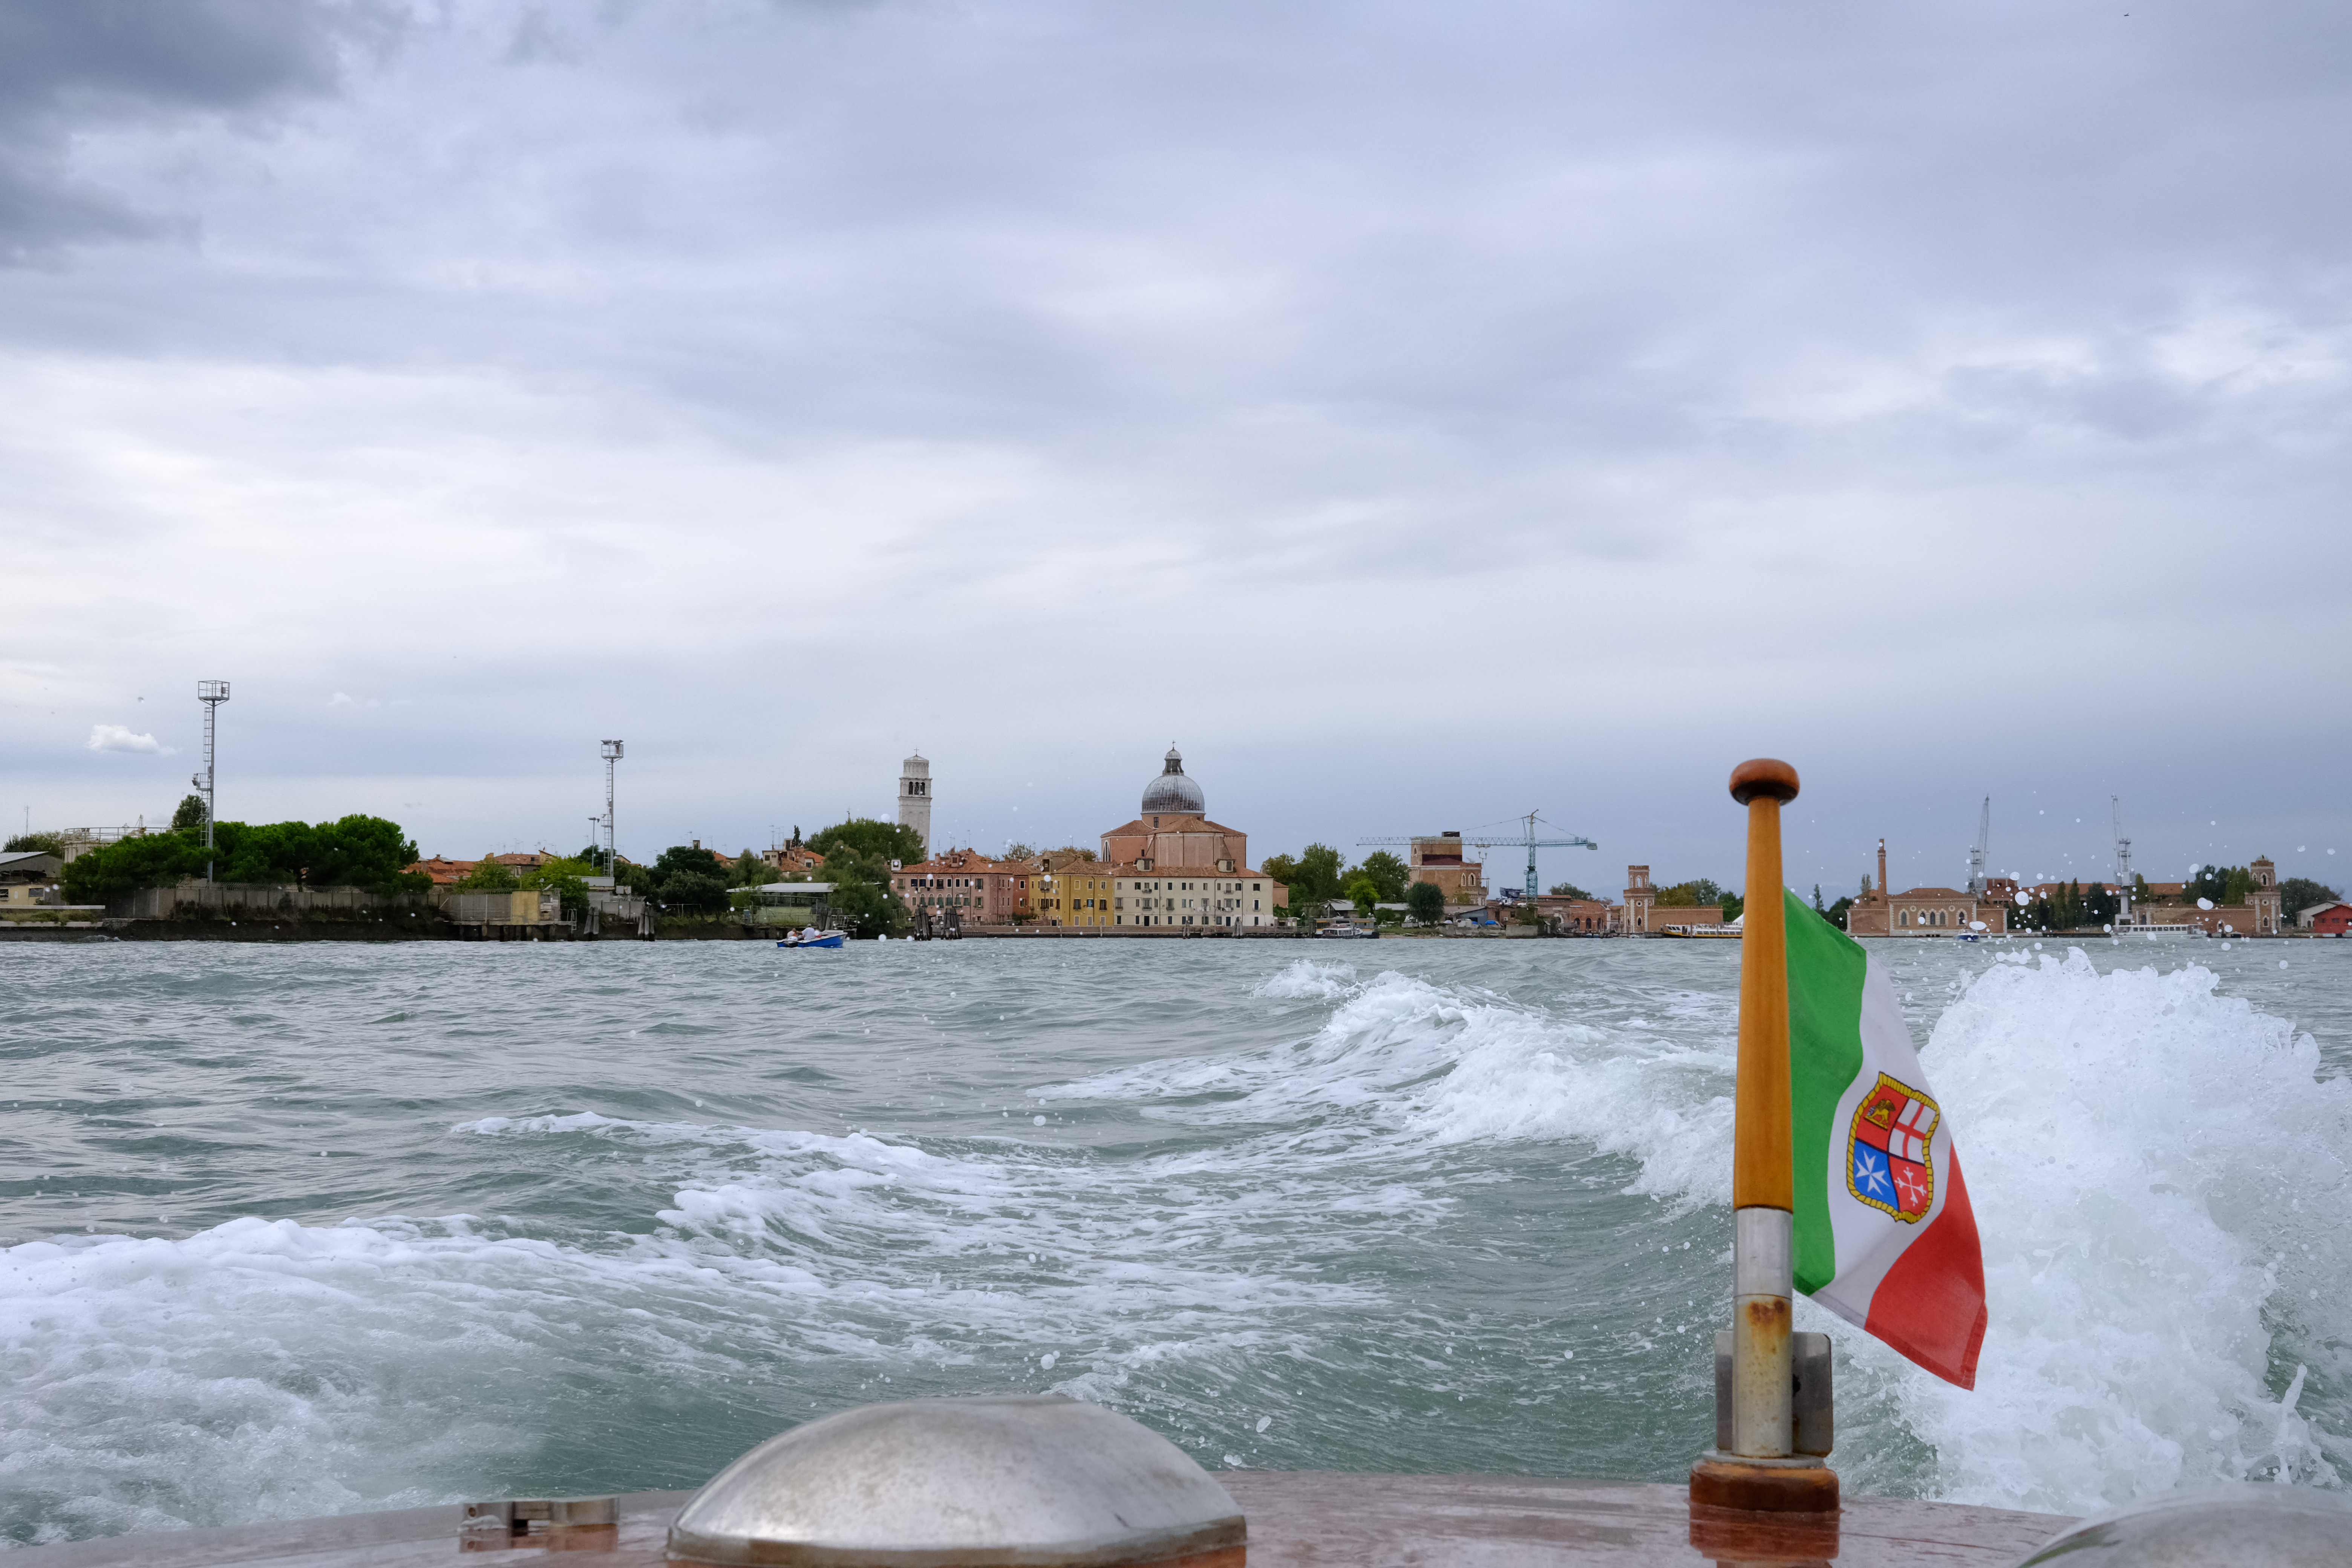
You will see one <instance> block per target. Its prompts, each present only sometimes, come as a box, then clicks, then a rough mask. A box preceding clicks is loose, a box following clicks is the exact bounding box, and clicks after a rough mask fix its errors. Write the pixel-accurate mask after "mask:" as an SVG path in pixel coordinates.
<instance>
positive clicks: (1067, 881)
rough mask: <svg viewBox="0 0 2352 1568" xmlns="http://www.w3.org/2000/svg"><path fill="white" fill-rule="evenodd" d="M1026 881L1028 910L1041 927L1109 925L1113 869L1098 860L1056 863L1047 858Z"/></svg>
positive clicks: (1114, 894)
mask: <svg viewBox="0 0 2352 1568" xmlns="http://www.w3.org/2000/svg"><path fill="white" fill-rule="evenodd" d="M1039 866H1040V869H1039V870H1038V872H1037V874H1036V875H1035V876H1034V877H1032V878H1030V879H1029V882H1030V889H1029V894H1030V907H1031V908H1032V909H1033V910H1035V911H1036V914H1037V920H1038V921H1039V923H1040V924H1043V925H1049V926H1107V925H1109V924H1112V923H1113V922H1112V920H1111V904H1112V900H1114V899H1116V898H1117V897H1118V892H1117V889H1115V888H1114V887H1113V886H1112V884H1113V883H1114V882H1115V881H1116V880H1117V878H1116V877H1115V876H1114V875H1113V868H1111V867H1108V866H1106V865H1104V864H1103V863H1102V862H1101V861H1099V860H1070V861H1067V862H1057V861H1056V860H1055V858H1054V857H1052V856H1050V855H1049V856H1047V857H1046V858H1045V859H1044V860H1043V861H1041V862H1039Z"/></svg>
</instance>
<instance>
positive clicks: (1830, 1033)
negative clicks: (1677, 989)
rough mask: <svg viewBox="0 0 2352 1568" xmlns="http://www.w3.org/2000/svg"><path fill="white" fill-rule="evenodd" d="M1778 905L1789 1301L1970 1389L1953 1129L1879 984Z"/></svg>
mask: <svg viewBox="0 0 2352 1568" xmlns="http://www.w3.org/2000/svg"><path fill="white" fill-rule="evenodd" d="M1787 898H1788V922H1789V1095H1790V1102H1791V1107H1790V1108H1791V1110H1792V1111H1793V1112H1794V1114H1793V1116H1792V1118H1791V1131H1792V1132H1793V1134H1794V1143H1793V1151H1794V1156H1795V1160H1796V1214H1795V1225H1794V1230H1795V1240H1796V1256H1795V1258H1794V1260H1793V1261H1794V1263H1795V1273H1796V1284H1797V1289H1800V1290H1802V1291H1803V1292H1805V1294H1807V1295H1809V1296H1811V1298H1812V1299H1813V1300H1816V1301H1819V1302H1820V1303H1821V1304H1822V1306H1824V1307H1827V1308H1828V1309H1829V1310H1831V1311H1832V1312H1835V1313H1836V1314H1837V1315H1838V1316H1839V1317H1841V1318H1843V1319H1844V1320H1845V1321H1848V1322H1850V1323H1852V1324H1853V1325H1854V1326H1855V1327H1857V1328H1860V1329H1864V1330H1866V1331H1869V1332H1870V1333H1873V1334H1875V1335H1877V1336H1878V1337H1879V1338H1880V1339H1882V1340H1884V1341H1885V1342H1887V1343H1888V1344H1890V1345H1893V1346H1894V1347H1895V1349H1896V1350H1898V1351H1901V1352H1903V1353H1904V1354H1905V1355H1906V1356H1908V1357H1910V1358H1911V1359H1912V1360H1913V1361H1915V1362H1917V1363H1919V1364H1920V1365H1921V1366H1924V1367H1926V1368H1927V1370H1928V1371H1929V1372H1932V1373H1935V1374H1936V1375H1937V1377H1940V1378H1944V1379H1946V1380H1948V1381H1949V1382H1952V1383H1957V1384H1959V1385H1960V1386H1961V1387H1962V1388H1973V1387H1975V1386H1976V1381H1977V1352H1978V1350H1979V1348H1980V1347H1982V1345H1983V1344H1984V1334H1985V1321H1986V1318H1985V1288H1984V1255H1983V1251H1982V1249H1981V1248H1980V1247H1979V1246H1978V1243H1977V1220H1976V1215H1975V1214H1974V1213H1972V1212H1971V1211H1970V1210H1969V1189H1968V1187H1967V1185H1966V1184H1964V1183H1963V1182H1962V1181H1961V1180H1960V1160H1959V1155H1958V1153H1957V1152H1955V1151H1954V1150H1953V1148H1952V1131H1951V1128H1950V1126H1949V1124H1948V1121H1947V1119H1946V1118H1945V1116H1944V1112H1943V1109H1942V1107H1941V1106H1939V1105H1937V1102H1936V1098H1935V1095H1934V1093H1933V1092H1932V1091H1931V1090H1930V1089H1928V1087H1927V1077H1926V1075H1925V1074H1923V1073H1922V1072H1920V1070H1919V1055H1918V1053H1917V1052H1916V1051H1915V1050H1913V1049H1912V1048H1911V1032H1910V1030H1909V1029H1907V1028H1906V1027H1905V1026H1904V1023H1903V1014H1902V1010H1901V1009H1900V1008H1899V1007H1898V1006H1897V1005H1895V988H1894V986H1893V985H1891V984H1888V982H1887V979H1886V971H1885V969H1884V968H1882V967H1881V966H1880V964H1879V963H1878V962H1877V961H1876V960H1875V959H1874V958H1872V957H1871V956H1870V954H1869V953H1868V952H1864V949H1863V946H1862V944H1861V943H1860V942H1855V941H1854V940H1853V938H1852V937H1850V936H1848V935H1846V934H1845V933H1844V932H1843V931H1840V930H1838V929H1837V928H1836V927H1835V926H1832V924H1830V923H1829V921H1825V920H1823V919H1822V917H1821V916H1820V915H1819V914H1818V913H1816V912H1815V911H1814V910H1812V909H1811V908H1810V907H1809V906H1808V905H1806V904H1805V903H1804V902H1803V901H1802V900H1800V899H1799V898H1798V897H1797V895H1796V894H1794V893H1789V894H1788V895H1787Z"/></svg>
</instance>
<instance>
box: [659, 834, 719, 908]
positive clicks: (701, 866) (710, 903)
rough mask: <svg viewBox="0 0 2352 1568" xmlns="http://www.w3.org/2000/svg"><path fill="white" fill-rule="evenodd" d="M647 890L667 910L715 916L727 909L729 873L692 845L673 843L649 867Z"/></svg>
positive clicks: (717, 861) (708, 854)
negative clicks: (712, 914)
mask: <svg viewBox="0 0 2352 1568" xmlns="http://www.w3.org/2000/svg"><path fill="white" fill-rule="evenodd" d="M644 875H645V880H644V883H643V887H644V890H645V892H646V896H647V897H649V898H651V899H653V900H656V902H658V903H659V904H661V906H662V907H663V908H664V909H668V910H679V911H681V912H686V911H693V912H699V913H706V914H707V913H715V912H716V911H718V910H723V909H725V908H726V907H727V873H726V871H725V869H724V868H723V867H722V863H721V862H720V860H719V858H718V857H717V856H715V855H713V854H712V853H711V852H710V851H709V850H708V849H701V848H697V847H695V846H693V845H691V844H673V845H671V846H670V847H668V848H667V849H665V850H663V851H662V852H661V853H660V854H659V855H656V857H654V863H653V864H652V865H651V866H649V867H647V868H646V870H645V874H644Z"/></svg>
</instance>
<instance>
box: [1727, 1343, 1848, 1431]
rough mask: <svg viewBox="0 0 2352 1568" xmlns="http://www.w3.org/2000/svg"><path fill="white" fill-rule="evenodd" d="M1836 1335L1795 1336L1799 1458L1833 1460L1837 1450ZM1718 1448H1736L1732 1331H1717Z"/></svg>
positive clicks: (1793, 1418)
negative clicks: (1832, 1345) (1832, 1343)
mask: <svg viewBox="0 0 2352 1568" xmlns="http://www.w3.org/2000/svg"><path fill="white" fill-rule="evenodd" d="M1831 1364H1832V1363H1831V1359H1830V1337H1829V1335H1827V1334H1790V1336H1789V1366H1790V1377H1789V1417H1790V1419H1789V1426H1790V1443H1789V1446H1790V1447H1791V1448H1793V1449H1795V1450H1796V1452H1797V1453H1799V1454H1811V1456H1813V1457H1814V1458H1817V1459H1818V1458H1828V1457H1829V1454H1830V1450H1831V1449H1832V1448H1834V1447H1836V1446H1837V1402H1836V1398H1835V1392H1834V1389H1833V1387H1832V1382H1833V1380H1832V1375H1831V1371H1830V1368H1831ZM1715 1446H1716V1447H1717V1449H1718V1450H1720V1451H1721V1452H1723V1453H1730V1452H1731V1451H1732V1448H1731V1331H1730V1330H1729V1329H1717V1330H1716V1331H1715Z"/></svg>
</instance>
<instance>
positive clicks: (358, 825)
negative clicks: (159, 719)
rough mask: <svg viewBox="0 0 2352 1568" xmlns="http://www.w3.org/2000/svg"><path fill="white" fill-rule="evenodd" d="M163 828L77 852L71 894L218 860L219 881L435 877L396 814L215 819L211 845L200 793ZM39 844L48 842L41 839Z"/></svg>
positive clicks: (80, 899) (405, 888) (386, 886)
mask: <svg viewBox="0 0 2352 1568" xmlns="http://www.w3.org/2000/svg"><path fill="white" fill-rule="evenodd" d="M188 799H189V800H190V801H194V803H195V808H194V812H193V814H192V813H191V812H190V811H189V810H188V808H187V805H185V803H184V804H183V805H182V807H181V809H180V811H179V812H178V813H176V814H175V815H174V816H173V826H172V827H170V828H167V829H165V830H164V831H163V832H161V833H149V834H145V835H142V836H141V837H135V838H121V839H117V840H116V841H115V842H114V843H112V844H105V845H100V847H97V848H95V849H90V850H87V851H85V852H84V853H82V854H80V855H78V856H76V857H74V858H73V859H72V860H70V861H68V863H67V865H66V868H65V872H64V875H63V876H62V877H61V878H60V879H59V881H60V884H61V886H62V888H63V889H64V892H65V897H66V900H67V901H68V902H69V903H77V904H101V903H104V902H106V901H107V900H110V899H114V898H119V897H121V896H122V895H124V894H126V893H131V892H134V891H136V890H138V889H141V888H161V887H168V886H171V885H173V884H174V883H176V882H178V881H180V880H181V879H184V878H187V877H201V876H203V875H205V868H206V867H207V866H209V867H210V868H212V877H213V880H215V881H216V882H277V883H289V882H290V883H292V884H294V885H296V886H298V887H304V888H329V887H336V888H364V889H368V890H369V891H371V892H379V893H394V892H411V891H422V890H423V889H426V888H429V887H431V886H432V885H433V880H432V879H431V878H429V877H427V876H425V875H424V874H423V873H422V872H413V871H410V870H408V869H407V868H408V867H410V866H411V865H414V864H415V860H416V846H415V843H413V842H412V841H410V840H409V838H408V837H406V836H405V835H404V834H403V833H402V832H401V829H400V825H399V824H398V823H396V822H387V821H385V820H384V819H383V817H381V816H345V817H339V818H337V819H336V820H335V821H333V822H317V823H311V822H270V823H261V824H255V825H247V824H246V823H242V822H216V823H215V824H214V825H213V840H214V842H213V847H211V848H209V849H207V848H206V847H205V830H204V803H203V802H202V801H201V800H200V799H198V798H197V797H196V796H194V795H191V796H189V797H188ZM40 847H47V846H40Z"/></svg>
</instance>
